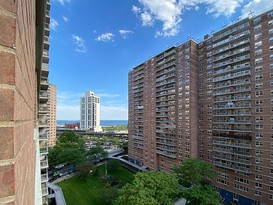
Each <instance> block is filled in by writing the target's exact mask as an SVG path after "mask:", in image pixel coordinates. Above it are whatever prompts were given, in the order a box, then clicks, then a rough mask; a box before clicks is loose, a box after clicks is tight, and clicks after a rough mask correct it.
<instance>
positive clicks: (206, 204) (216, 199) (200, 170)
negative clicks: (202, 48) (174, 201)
mask: <svg viewBox="0 0 273 205" xmlns="http://www.w3.org/2000/svg"><path fill="white" fill-rule="evenodd" d="M175 172H176V173H177V174H178V176H179V178H180V179H182V180H183V181H184V182H186V183H189V184H190V185H191V187H190V188H189V189H185V190H183V191H182V196H183V197H184V198H185V199H186V200H187V202H186V205H201V204H202V205H218V204H220V202H221V198H220V195H219V194H218V192H216V191H215V189H214V188H213V187H212V186H211V185H209V183H208V182H209V181H208V180H207V178H209V179H212V178H213V177H214V176H215V171H214V170H213V165H212V164H210V163H208V162H205V161H203V160H200V159H189V160H185V161H183V162H182V165H181V166H180V167H178V168H176V169H175ZM205 182H206V183H205Z"/></svg>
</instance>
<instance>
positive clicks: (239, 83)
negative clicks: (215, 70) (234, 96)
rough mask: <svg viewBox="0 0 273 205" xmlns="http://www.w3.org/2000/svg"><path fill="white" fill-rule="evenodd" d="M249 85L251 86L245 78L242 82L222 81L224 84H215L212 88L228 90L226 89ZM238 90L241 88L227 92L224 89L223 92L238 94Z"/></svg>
mask: <svg viewBox="0 0 273 205" xmlns="http://www.w3.org/2000/svg"><path fill="white" fill-rule="evenodd" d="M249 84H251V81H250V79H249V78H245V79H243V80H236V81H224V83H217V84H216V85H214V86H213V89H221V88H228V87H235V86H241V85H249ZM240 89H241V88H237V89H235V91H234V89H229V90H228V89H225V90H227V91H228V92H233V91H234V92H238V91H239V92H240ZM250 90H251V89H250ZM218 92H219V91H218ZM220 92H221V91H220ZM216 93H217V92H216Z"/></svg>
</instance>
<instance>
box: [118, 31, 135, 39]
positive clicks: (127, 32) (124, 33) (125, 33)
mask: <svg viewBox="0 0 273 205" xmlns="http://www.w3.org/2000/svg"><path fill="white" fill-rule="evenodd" d="M119 33H120V35H121V37H122V38H123V39H126V38H127V36H128V34H130V33H134V32H133V31H129V30H124V29H121V30H119Z"/></svg>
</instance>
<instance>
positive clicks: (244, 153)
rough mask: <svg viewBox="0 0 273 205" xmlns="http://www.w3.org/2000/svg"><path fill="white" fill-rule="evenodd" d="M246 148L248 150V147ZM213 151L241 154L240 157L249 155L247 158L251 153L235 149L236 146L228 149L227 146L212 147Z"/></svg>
mask: <svg viewBox="0 0 273 205" xmlns="http://www.w3.org/2000/svg"><path fill="white" fill-rule="evenodd" d="M248 150H250V149H248ZM213 151H214V152H219V153H225V154H231V155H236V156H242V157H249V158H251V157H252V155H251V154H250V153H249V152H242V151H237V150H236V148H231V149H228V148H220V147H214V148H213Z"/></svg>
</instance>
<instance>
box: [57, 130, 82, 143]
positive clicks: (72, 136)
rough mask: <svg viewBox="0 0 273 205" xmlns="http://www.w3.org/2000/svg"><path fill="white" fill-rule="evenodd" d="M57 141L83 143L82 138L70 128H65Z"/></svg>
mask: <svg viewBox="0 0 273 205" xmlns="http://www.w3.org/2000/svg"><path fill="white" fill-rule="evenodd" d="M58 142H60V143H69V142H70V143H77V144H79V145H81V144H84V139H83V138H81V137H80V136H79V135H77V134H76V133H75V132H73V131H72V130H65V131H64V132H63V133H62V134H61V135H60V136H59V137H58Z"/></svg>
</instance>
